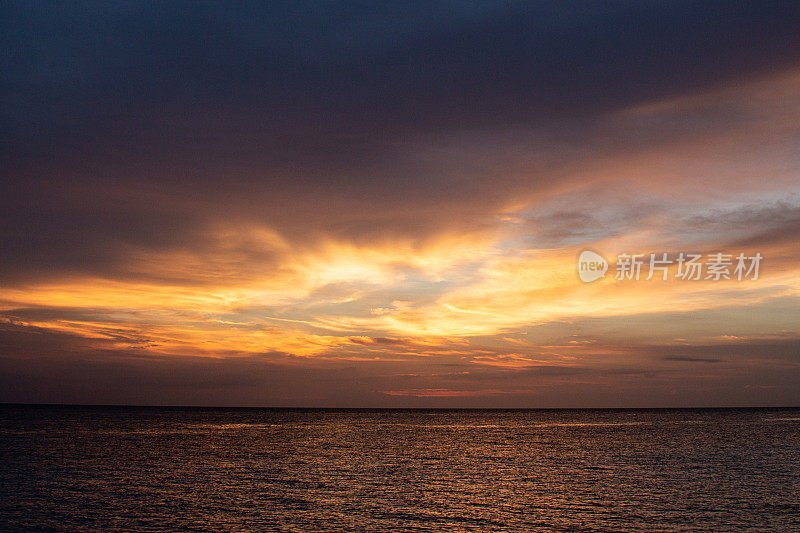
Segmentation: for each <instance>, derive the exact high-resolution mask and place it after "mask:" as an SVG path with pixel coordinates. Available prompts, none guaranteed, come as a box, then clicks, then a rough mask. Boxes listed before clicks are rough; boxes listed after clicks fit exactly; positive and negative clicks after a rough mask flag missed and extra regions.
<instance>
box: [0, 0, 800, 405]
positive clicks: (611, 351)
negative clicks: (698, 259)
mask: <svg viewBox="0 0 800 533" xmlns="http://www.w3.org/2000/svg"><path fill="white" fill-rule="evenodd" d="M798 28H800V4H799V3H797V2H789V1H787V2H762V1H752V2H747V1H744V2H653V1H641V2H593V1H592V2H590V1H587V2H576V3H569V4H567V3H562V2H557V1H552V2H536V3H525V2H514V1H511V2H485V3H468V2H452V1H442V2H399V1H393V2H383V3H372V2H365V3H361V2H310V3H306V2H297V1H291V2H286V3H268V6H267V5H264V6H261V5H257V4H256V3H252V4H248V3H243V4H234V3H231V2H224V3H206V2H183V3H182V2H165V3H142V2H130V3H127V2H84V3H80V2H79V3H67V4H56V3H53V4H49V3H48V4H45V3H39V2H18V3H6V2H4V3H3V4H2V6H1V7H0V43H2V44H1V45H0V49H2V51H3V53H2V54H0V73H1V74H0V80H1V81H2V83H0V162H1V163H0V170H1V172H0V180H2V182H1V183H2V185H1V186H2V189H1V190H2V192H1V193H0V213H2V219H1V220H2V226H0V401H5V402H45V403H91V404H153V405H163V404H168V405H243V406H299V407H303V406H320V407H371V406H374V407H650V406H728V405H799V404H800V32H798ZM583 250H592V251H594V252H596V253H599V254H600V255H602V256H603V257H605V258H606V259H607V260H608V261H609V262H610V263H611V265H610V266H609V271H608V273H607V274H606V276H605V277H604V278H602V279H600V280H598V281H595V282H592V283H584V282H582V281H581V280H580V279H579V277H578V272H577V266H576V265H577V259H578V256H579V254H580V253H581V252H582V251H583ZM681 252H685V253H698V254H703V256H704V257H707V255H708V254H714V253H724V254H732V255H734V256H736V255H738V254H739V253H744V254H745V255H746V256H754V255H755V254H756V253H759V254H761V256H763V261H762V262H761V264H760V271H759V276H758V278H757V279H743V280H741V281H740V280H737V279H735V277H734V276H732V278H733V279H730V280H718V281H716V280H713V279H709V280H706V279H700V280H696V281H690V280H682V279H678V278H676V277H675V275H674V274H675V272H676V270H675V268H676V267H675V266H673V268H672V269H671V270H670V271H669V279H668V280H666V281H664V280H662V279H661V278H660V276H656V277H655V278H654V279H652V280H649V281H648V280H645V279H644V276H643V277H642V279H640V280H638V281H636V280H617V279H615V276H614V274H615V264H614V263H615V259H616V257H617V255H619V254H623V253H627V254H634V253H641V254H646V258H649V254H650V253H656V254H657V255H659V256H660V255H661V254H662V253H667V254H668V256H669V257H670V258H673V257H676V256H677V255H678V254H679V253H681ZM704 274H705V272H704ZM703 277H705V276H703Z"/></svg>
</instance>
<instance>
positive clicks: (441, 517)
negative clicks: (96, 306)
mask: <svg viewBox="0 0 800 533" xmlns="http://www.w3.org/2000/svg"><path fill="white" fill-rule="evenodd" d="M0 530H1V531H102V532H107V531H123V532H139V531H142V532H144V531H248V532H249V531H369V532H380V531H408V532H412V531H413V532H421V531H459V532H461V531H565V532H580V531H587V532H588V531H609V532H612V531H613V532H623V531H712V532H724V531H770V532H772V531H792V532H796V531H800V409H795V408H781V409H772V408H760V409H626V410H603V409H596V410H394V409H386V410H383V409H382V410H364V409H244V408H237V409H229V408H167V407H147V408H143V407H77V406H59V407H55V406H21V405H3V406H0Z"/></svg>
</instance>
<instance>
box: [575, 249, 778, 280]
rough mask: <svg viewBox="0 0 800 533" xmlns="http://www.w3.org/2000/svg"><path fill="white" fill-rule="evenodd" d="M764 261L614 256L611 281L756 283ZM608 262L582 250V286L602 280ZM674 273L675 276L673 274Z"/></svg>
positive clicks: (741, 256)
mask: <svg viewBox="0 0 800 533" xmlns="http://www.w3.org/2000/svg"><path fill="white" fill-rule="evenodd" d="M762 259H764V256H762V255H761V254H760V253H756V254H755V255H752V256H748V255H745V254H744V253H739V254H738V255H735V254H726V253H722V252H717V253H713V254H707V255H706V256H703V255H702V254H691V253H684V252H681V253H679V254H672V255H670V254H668V253H666V252H664V253H658V254H655V253H651V254H629V253H622V254H618V255H617V261H616V263H614V264H613V265H614V270H615V274H614V279H615V280H617V281H639V280H640V279H644V280H648V281H649V280H651V279H653V278H656V279H660V280H662V281H667V280H668V279H670V278H674V279H678V280H681V281H698V280H711V281H719V280H736V281H743V280H751V281H755V280H757V279H758V275H759V267H760V265H761V261H762ZM608 269H609V264H608V262H607V261H606V260H605V259H604V258H603V256H601V255H600V254H598V253H596V252H593V251H591V250H584V251H583V252H581V255H580V257H579V258H578V276H579V277H580V278H581V281H583V282H584V283H591V282H592V281H596V280H598V279H600V278H602V277H605V274H606V272H607V271H608ZM673 271H674V272H673Z"/></svg>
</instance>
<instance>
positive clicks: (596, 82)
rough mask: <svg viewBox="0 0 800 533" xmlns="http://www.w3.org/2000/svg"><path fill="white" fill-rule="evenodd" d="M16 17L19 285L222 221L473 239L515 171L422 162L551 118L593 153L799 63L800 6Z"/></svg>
mask: <svg viewBox="0 0 800 533" xmlns="http://www.w3.org/2000/svg"><path fill="white" fill-rule="evenodd" d="M0 9H2V16H0V46H2V48H3V50H4V51H5V53H4V54H2V56H0V72H2V83H1V84H0V91H2V94H1V95H0V96H1V97H0V116H1V118H2V120H0V139H2V147H0V155H1V156H2V162H3V176H2V179H3V194H2V195H0V210H2V212H3V214H4V216H3V220H2V226H0V249H2V250H3V251H2V254H3V261H2V265H0V269H2V270H0V275H2V276H3V278H4V279H12V278H20V277H28V276H34V277H40V276H46V275H59V274H62V273H64V272H86V273H90V274H95V275H101V274H104V273H105V274H107V275H109V276H111V277H114V276H116V277H123V276H124V275H126V274H125V267H126V264H127V263H126V261H127V259H128V257H129V256H130V255H131V253H135V252H136V251H139V250H142V249H153V250H162V249H167V248H170V247H174V248H192V249H198V248H200V249H202V248H203V247H206V246H209V245H210V244H209V243H208V242H206V241H205V240H204V239H205V237H204V235H205V234H206V229H207V227H208V226H209V225H212V224H213V223H214V222H216V221H219V220H230V221H234V222H240V223H244V222H255V223H258V224H263V225H269V226H272V227H276V228H278V229H279V231H281V232H282V233H284V234H286V235H288V236H289V237H290V238H293V239H295V240H298V241H301V240H303V239H305V238H308V237H309V236H311V237H313V236H314V235H318V234H322V233H324V234H327V235H332V236H334V237H340V238H345V239H354V240H357V239H362V240H370V239H374V238H376V237H381V236H387V235H388V236H395V235H411V236H414V237H420V236H425V235H428V234H430V233H431V232H432V231H433V229H432V228H443V227H445V226H446V225H447V224H453V223H454V222H453V220H458V221H460V224H462V225H466V226H471V227H472V228H473V229H480V228H481V227H482V226H481V224H482V223H483V219H482V216H483V215H484V212H485V210H486V209H490V208H491V207H492V206H496V205H497V204H498V203H500V202H502V201H503V200H504V199H507V198H508V197H509V196H510V195H512V194H514V191H515V189H514V184H513V183H510V180H513V178H512V177H498V174H503V172H499V171H498V168H500V167H499V165H501V164H502V161H503V160H504V156H503V155H502V154H501V155H500V156H498V155H496V154H495V155H492V154H488V155H487V154H480V155H471V156H470V155H469V154H465V153H463V152H464V151H467V152H469V150H468V149H466V150H462V151H458V150H456V151H454V152H453V153H450V154H446V157H444V159H439V160H435V161H420V160H419V158H417V157H415V155H416V154H414V153H413V150H412V149H411V148H409V147H408V143H419V144H422V145H424V144H425V142H426V139H430V138H431V136H433V137H434V138H436V137H437V136H440V135H450V134H458V133H459V132H468V131H472V130H482V129H492V128H496V127H500V126H502V127H506V126H508V125H509V124H515V125H520V126H523V127H527V128H530V127H544V126H545V125H547V124H552V123H551V122H549V121H553V120H558V121H559V123H561V124H569V126H568V127H566V128H565V129H564V128H563V127H562V130H563V131H560V132H558V133H557V135H559V136H561V137H564V138H565V139H566V140H569V141H571V142H574V143H580V142H582V141H585V140H586V139H587V138H588V137H590V136H591V135H592V130H591V128H590V127H586V126H587V125H588V126H590V125H591V123H592V117H594V116H597V115H598V114H601V113H603V112H606V111H610V110H614V109H618V108H620V107H624V106H629V105H632V104H636V103H641V102H648V101H652V100H654V99H657V98H662V97H667V96H673V95H680V94H686V93H692V92H695V91H698V90H701V89H704V88H709V87H712V86H714V85H717V84H722V83H725V82H727V81H738V80H743V79H749V78H752V77H755V76H759V75H764V74H768V73H774V72H779V71H780V70H782V69H784V68H788V67H790V66H793V65H796V64H797V59H798V56H799V55H800V34H798V32H797V31H796V28H797V27H798V22H800V6H799V5H798V4H796V3H793V2H767V3H765V2H738V3H735V4H734V3H729V2H670V3H667V2H664V3H660V2H642V3H627V2H605V3H598V2H584V3H578V4H572V5H570V6H569V7H565V6H564V5H563V4H561V3H558V2H538V3H533V4H528V3H498V4H484V5H481V6H472V5H464V4H452V3H446V2H445V3H415V2H387V3H384V4H375V3H363V4H362V3H349V4H341V3H333V2H330V3H329V2H324V3H322V2H315V3H303V2H286V3H277V2H273V3H269V4H265V5H260V6H258V5H254V4H235V3H206V2H184V3H181V2H173V3H139V2H131V3H125V2H117V3H113V4H110V3H103V2H85V3H77V4H76V3H72V4H41V3H28V2H19V3H4V4H3V6H2V8H0ZM497 148H498V152H500V151H501V150H500V148H499V146H498V147H497ZM489 151H491V149H490V150H489ZM493 158H494V159H493ZM547 169H548V166H547V164H546V163H539V166H534V165H531V166H529V167H528V168H527V170H528V175H529V176H532V175H536V176H537V177H536V178H526V181H525V183H523V184H519V183H518V184H516V187H517V189H519V188H520V187H524V188H533V189H535V188H536V187H538V186H544V185H546V184H547V182H548V180H551V181H552V180H557V179H558V175H557V174H552V175H551V174H550V173H548V172H545V170H547ZM501 170H502V168H501ZM534 171H536V172H534ZM503 180H505V181H506V185H507V186H506V187H504V186H503ZM445 200H446V202H445ZM243 221H244V222H243ZM212 244H213V243H212ZM263 253H267V252H263ZM258 259H261V260H264V259H269V258H263V257H259V258H258Z"/></svg>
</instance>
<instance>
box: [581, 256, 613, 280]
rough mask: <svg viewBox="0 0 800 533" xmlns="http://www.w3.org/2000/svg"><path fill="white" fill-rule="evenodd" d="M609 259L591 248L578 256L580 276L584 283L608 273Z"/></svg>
mask: <svg viewBox="0 0 800 533" xmlns="http://www.w3.org/2000/svg"><path fill="white" fill-rule="evenodd" d="M607 271H608V261H606V260H605V258H604V257H603V256H602V255H600V254H598V253H595V252H593V251H591V250H584V251H582V252H581V255H580V257H578V276H579V277H580V278H581V281H582V282H584V283H591V282H592V281H596V280H598V279H600V278H602V277H603V276H605V275H606V272H607Z"/></svg>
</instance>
